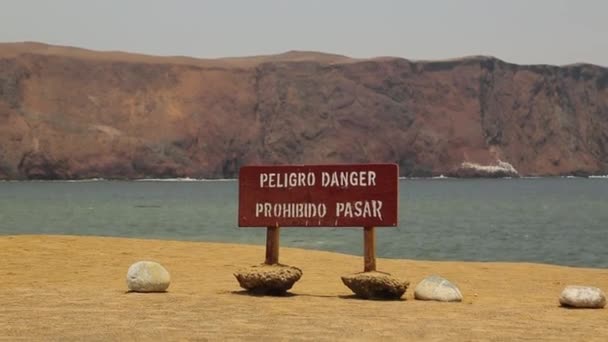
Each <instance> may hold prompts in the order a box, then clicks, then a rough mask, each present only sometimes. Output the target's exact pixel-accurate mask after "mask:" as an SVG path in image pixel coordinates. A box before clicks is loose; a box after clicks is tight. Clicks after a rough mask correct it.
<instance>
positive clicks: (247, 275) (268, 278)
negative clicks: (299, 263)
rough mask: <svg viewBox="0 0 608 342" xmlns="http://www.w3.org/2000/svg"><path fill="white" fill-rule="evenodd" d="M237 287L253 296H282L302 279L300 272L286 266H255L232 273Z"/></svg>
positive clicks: (295, 268) (297, 269)
mask: <svg viewBox="0 0 608 342" xmlns="http://www.w3.org/2000/svg"><path fill="white" fill-rule="evenodd" d="M234 276H235V277H236V279H237V280H238V282H239V285H240V286H241V287H242V288H244V289H245V290H247V291H249V292H251V293H255V294H267V295H276V296H280V295H284V294H285V293H286V292H287V290H289V289H291V288H292V286H293V284H295V282H296V281H298V280H300V277H302V270H300V269H299V268H297V267H293V266H287V265H280V264H279V265H266V264H262V265H257V266H251V267H249V268H247V269H243V270H239V271H237V272H236V273H234Z"/></svg>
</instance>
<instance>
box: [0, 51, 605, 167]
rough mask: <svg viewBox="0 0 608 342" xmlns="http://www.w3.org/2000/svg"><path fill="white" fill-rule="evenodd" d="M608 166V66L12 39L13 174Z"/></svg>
mask: <svg viewBox="0 0 608 342" xmlns="http://www.w3.org/2000/svg"><path fill="white" fill-rule="evenodd" d="M367 162H373V163H378V162H382V163H384V162H391V163H397V164H398V165H399V167H400V176H404V177H434V176H440V175H449V176H453V177H494V176H496V177H504V176H508V177H510V176H558V175H579V176H581V175H582V176H585V175H606V174H608V69H607V68H604V67H600V66H596V65H591V64H573V65H567V66H550V65H515V64H511V63H507V62H504V61H502V60H499V59H496V58H493V57H485V56H476V57H465V58H460V59H451V60H442V61H410V60H406V59H402V58H392V57H379V58H372V59H353V58H349V57H346V56H340V55H332V54H324V53H318V52H300V51H290V52H287V53H283V54H279V55H269V56H255V57H241V58H223V59H196V58H189V57H156V56H148V55H139V54H131V53H124V52H97V51H90V50H84V49H79V48H73V47H62V46H52V45H46V44H42V43H30V42H28V43H0V179H90V178H104V179H136V178H207V179H213V178H234V177H235V176H236V175H237V173H238V170H239V167H240V166H242V165H250V164H325V163H367Z"/></svg>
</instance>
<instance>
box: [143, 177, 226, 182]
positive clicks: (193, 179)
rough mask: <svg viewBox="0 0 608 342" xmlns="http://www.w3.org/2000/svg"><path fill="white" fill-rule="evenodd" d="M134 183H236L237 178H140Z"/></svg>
mask: <svg viewBox="0 0 608 342" xmlns="http://www.w3.org/2000/svg"><path fill="white" fill-rule="evenodd" d="M133 181H134V182H235V181H237V179H236V178H214V179H207V178H189V177H185V178H140V179H133Z"/></svg>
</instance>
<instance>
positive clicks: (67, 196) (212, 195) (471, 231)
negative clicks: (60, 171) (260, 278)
mask: <svg viewBox="0 0 608 342" xmlns="http://www.w3.org/2000/svg"><path fill="white" fill-rule="evenodd" d="M237 199H238V182H237V181H236V180H214V181H211V180H191V179H176V180H143V181H106V180H88V181H27V182H17V181H7V182H0V235H19V234H62V235H65V234H67V235H92V236H115V237H133V238H145V239H164V240H188V241H214V242H228V243H239V244H257V245H263V244H264V243H265V237H266V235H265V229H264V228H239V227H238V226H237V210H238V203H237ZM376 240H377V241H376V249H377V255H378V257H382V258H399V259H415V260H452V261H498V262H533V263H546V264H558V265H568V266H576V267H595V268H607V267H608V177H594V178H575V177H569V178H518V179H450V178H443V177H440V178H436V179H401V180H400V181H399V224H398V226H397V227H386V228H380V227H379V228H377V229H376ZM281 246H288V247H297V248H304V249H315V250H325V251H332V252H339V253H346V254H352V255H362V253H363V232H362V229H361V228H356V227H354V228H301V227H293V228H283V229H281ZM262 258H263V256H260V260H262Z"/></svg>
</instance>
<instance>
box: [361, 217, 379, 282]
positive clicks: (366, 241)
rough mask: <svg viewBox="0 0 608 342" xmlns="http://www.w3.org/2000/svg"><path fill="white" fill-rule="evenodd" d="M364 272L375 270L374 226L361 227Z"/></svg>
mask: <svg viewBox="0 0 608 342" xmlns="http://www.w3.org/2000/svg"><path fill="white" fill-rule="evenodd" d="M363 260H364V267H363V271H364V272H372V271H375V270H376V232H375V230H374V227H365V228H363Z"/></svg>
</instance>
